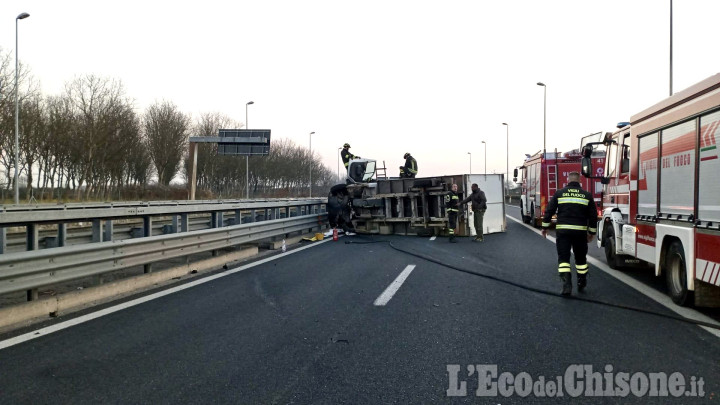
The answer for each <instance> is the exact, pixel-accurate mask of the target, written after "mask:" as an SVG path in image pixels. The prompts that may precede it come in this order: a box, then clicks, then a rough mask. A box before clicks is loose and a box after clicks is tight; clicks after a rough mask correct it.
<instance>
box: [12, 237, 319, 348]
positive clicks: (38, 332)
mask: <svg viewBox="0 0 720 405" xmlns="http://www.w3.org/2000/svg"><path fill="white" fill-rule="evenodd" d="M331 240H332V239H325V240H322V241H317V242H315V243H313V244H312V245H308V246H303V247H301V248H297V249H293V250H289V251H287V252H285V253H281V254H279V255H276V256H272V257H268V258H266V259H262V260H258V261H256V262H253V263H249V264H246V265H244V266H240V267H236V268H234V269H230V270H227V271H224V272H222V273H218V274H215V275H212V276H208V277H204V278H202V279H200V280H197V281H192V282H190V283H187V284H183V285H180V286H177V287H173V288H169V289H167V290H164V291H160V292H157V293H155V294H150V295H147V296H145V297H141V298H138V299H134V300H132V301H128V302H124V303H122V304H118V305H115V306H112V307H109V308H105V309H103V310H100V311H97V312H93V313H90V314H87V315H83V316H79V317H77V318H73V319H70V320H68V321H65V322H60V323H58V324H56V325H52V326H48V327H45V328H42V329H38V330H36V331H33V332H29V333H25V334H23V335H19V336H15V337H14V338H10V339H7V340H3V341H0V350H2V349H5V348H7V347H10V346H15V345H16V344H19V343H22V342H26V341H28V340H32V339H35V338H39V337H42V336H45V335H49V334H51V333H55V332H57V331H60V330H63V329H66V328H69V327H71V326H75V325H79V324H81V323H85V322H88V321H91V320H93V319H95V318H100V317H101V316H105V315H109V314H112V313H113V312H118V311H121V310H123V309H126V308H130V307H134V306H135V305H139V304H142V303H144V302H148V301H152V300H154V299H157V298H160V297H164V296H166V295H170V294H172V293H176V292H179V291H182V290H185V289H188V288H192V287H195V286H197V285H200V284H205V283H207V282H210V281H213V280H216V279H218V278H221V277H225V276H229V275H231V274H235V273H238V272H241V271H243V270H247V269H250V268H252V267H255V266H259V265H261V264H264V263H267V262H271V261H273V260H277V259H279V258H281V257H284V256H287V255H291V254H294V253H297V252H300V251H303V250H305V249H309V248H311V247H315V246H318V245H320V244H323V243H326V242H329V241H331Z"/></svg>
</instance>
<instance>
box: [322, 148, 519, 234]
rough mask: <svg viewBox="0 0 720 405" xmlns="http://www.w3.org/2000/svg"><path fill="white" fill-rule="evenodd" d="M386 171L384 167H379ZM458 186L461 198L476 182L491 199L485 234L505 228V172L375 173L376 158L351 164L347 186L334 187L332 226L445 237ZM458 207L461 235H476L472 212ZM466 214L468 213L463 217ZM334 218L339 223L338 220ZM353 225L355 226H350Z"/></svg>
mask: <svg viewBox="0 0 720 405" xmlns="http://www.w3.org/2000/svg"><path fill="white" fill-rule="evenodd" d="M381 170H382V169H381ZM453 183H455V184H457V185H458V194H459V195H460V199H463V198H465V197H467V196H468V195H469V193H470V192H471V191H470V186H471V185H472V184H473V183H476V184H478V186H480V189H481V190H483V191H484V192H485V196H486V197H487V210H486V212H485V216H484V220H483V229H482V232H483V234H489V233H495V232H505V229H506V222H505V193H504V190H505V188H504V187H503V184H504V176H503V175H502V174H487V175H485V174H458V175H447V176H435V177H423V178H411V179H408V178H388V177H385V176H382V175H381V176H376V162H375V161H374V160H369V159H355V160H352V161H350V162H349V165H348V176H347V180H346V184H338V185H336V186H334V187H333V188H332V189H331V191H330V195H329V197H328V207H329V211H330V214H331V215H330V216H331V217H333V218H331V225H334V224H333V222H337V226H343V225H345V226H343V227H345V228H352V230H353V231H355V232H358V233H364V234H381V235H390V234H396V235H420V236H441V235H446V234H447V230H448V214H447V211H446V207H445V205H446V199H445V196H446V195H447V194H448V191H449V190H450V187H451V186H452V184H453ZM467 205H468V204H465V206H464V207H460V214H461V216H460V217H459V218H458V228H457V232H456V233H455V235H457V236H474V235H476V234H477V232H478V230H476V229H475V228H474V226H473V223H474V221H473V212H472V210H470V209H469V208H468V207H467ZM463 213H464V215H462V214H463ZM334 220H335V221H334ZM350 223H351V224H350Z"/></svg>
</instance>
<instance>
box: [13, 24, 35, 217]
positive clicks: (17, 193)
mask: <svg viewBox="0 0 720 405" xmlns="http://www.w3.org/2000/svg"><path fill="white" fill-rule="evenodd" d="M28 17H30V14H28V13H21V14H20V15H18V16H17V17H15V204H20V185H19V184H18V167H19V166H18V165H19V162H20V141H19V137H20V135H19V133H20V104H19V103H18V20H24V19H26V18H28ZM30 170H32V168H30Z"/></svg>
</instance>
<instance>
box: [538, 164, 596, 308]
mask: <svg viewBox="0 0 720 405" xmlns="http://www.w3.org/2000/svg"><path fill="white" fill-rule="evenodd" d="M568 180H569V183H568V185H567V187H565V188H563V189H560V190H558V191H557V192H556V193H555V195H553V197H552V199H550V203H549V204H548V206H547V209H546V210H545V216H544V217H543V222H542V228H543V229H542V235H543V237H545V238H547V230H548V228H549V227H550V220H551V218H552V216H553V215H555V211H557V224H556V225H555V229H556V236H555V237H556V247H557V253H558V272H559V273H560V279H562V281H563V288H562V295H570V294H572V272H571V268H570V249H572V251H573V253H575V270H576V271H577V286H578V291H580V292H582V291H583V290H584V289H585V286H587V272H588V264H587V252H588V246H587V245H588V243H590V242H591V241H592V239H593V236H594V235H595V233H596V232H597V228H596V227H597V219H598V217H597V209H596V208H595V200H594V199H593V196H592V194H591V193H590V192H589V191H585V190H583V189H582V187H581V186H580V174H579V173H577V172H572V173H570V175H568Z"/></svg>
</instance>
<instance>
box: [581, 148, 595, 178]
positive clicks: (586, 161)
mask: <svg viewBox="0 0 720 405" xmlns="http://www.w3.org/2000/svg"><path fill="white" fill-rule="evenodd" d="M585 149H587V148H583V156H584V154H585ZM581 165H582V169H581V171H582V175H583V176H585V177H587V178H589V179H591V178H593V170H592V159H590V157H589V156H585V157H583V158H582V163H581Z"/></svg>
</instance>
